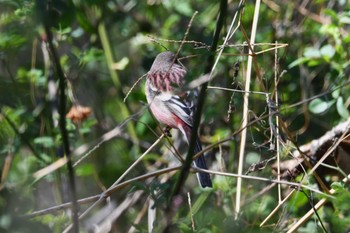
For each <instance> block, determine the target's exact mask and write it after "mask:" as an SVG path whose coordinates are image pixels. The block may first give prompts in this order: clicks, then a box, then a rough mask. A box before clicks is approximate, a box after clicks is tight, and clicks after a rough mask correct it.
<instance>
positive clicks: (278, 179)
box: [275, 41, 282, 203]
mask: <svg viewBox="0 0 350 233" xmlns="http://www.w3.org/2000/svg"><path fill="white" fill-rule="evenodd" d="M275 44H276V45H275V46H276V48H275V90H276V91H275V102H276V107H278V92H277V86H278V80H277V75H278V66H277V63H278V53H277V52H278V49H277V41H276V42H275ZM275 138H276V151H277V181H278V183H277V189H278V203H281V202H282V193H281V184H280V183H279V182H280V180H281V166H280V142H279V138H280V133H279V120H278V114H276V135H275Z"/></svg>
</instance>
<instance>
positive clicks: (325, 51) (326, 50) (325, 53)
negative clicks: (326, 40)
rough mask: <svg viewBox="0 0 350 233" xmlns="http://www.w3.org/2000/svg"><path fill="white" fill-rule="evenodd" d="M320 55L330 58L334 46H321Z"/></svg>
mask: <svg viewBox="0 0 350 233" xmlns="http://www.w3.org/2000/svg"><path fill="white" fill-rule="evenodd" d="M320 52H321V54H322V56H323V57H324V58H325V59H326V60H329V59H330V58H332V57H333V56H334V54H335V48H334V47H333V46H332V45H329V44H328V45H325V46H323V47H322V48H321V50H320Z"/></svg>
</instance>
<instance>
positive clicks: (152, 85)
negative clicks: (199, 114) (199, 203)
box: [145, 51, 213, 188]
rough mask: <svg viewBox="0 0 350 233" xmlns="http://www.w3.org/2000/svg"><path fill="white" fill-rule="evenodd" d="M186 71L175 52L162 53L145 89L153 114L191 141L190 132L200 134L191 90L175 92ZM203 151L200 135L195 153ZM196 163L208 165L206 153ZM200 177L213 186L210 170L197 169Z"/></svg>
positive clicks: (156, 59) (204, 185)
mask: <svg viewBox="0 0 350 233" xmlns="http://www.w3.org/2000/svg"><path fill="white" fill-rule="evenodd" d="M186 73H187V70H186V68H185V67H184V66H183V65H182V64H181V63H179V62H178V60H177V59H176V55H175V54H174V53H173V52H170V51H166V52H162V53H159V54H158V55H157V56H156V58H155V59H154V62H153V64H152V66H151V68H150V70H149V72H148V73H147V80H146V87H145V93H146V98H147V102H148V105H149V108H150V110H151V112H152V114H153V115H154V117H155V118H156V119H157V120H158V121H159V122H160V123H162V124H164V125H166V126H167V127H169V128H174V129H178V130H180V131H181V133H182V135H183V136H184V138H185V141H186V142H187V144H189V141H190V139H191V134H192V133H195V134H197V132H192V126H193V117H194V113H195V104H194V101H193V99H191V98H190V95H189V94H190V93H188V92H183V93H178V92H176V90H177V89H179V88H181V87H182V86H183V84H184V82H185V76H186ZM176 88H177V89H176ZM192 94H193V93H192ZM200 151H202V145H201V142H200V140H199V138H198V135H197V137H196V141H195V148H194V154H197V153H198V152H200ZM194 166H196V167H198V168H202V169H208V167H207V164H206V162H205V158H204V155H201V156H199V157H198V158H197V159H195V160H194ZM197 178H198V181H199V184H200V185H201V187H202V188H206V187H209V188H211V187H213V185H212V181H211V178H210V175H209V174H208V173H205V172H197Z"/></svg>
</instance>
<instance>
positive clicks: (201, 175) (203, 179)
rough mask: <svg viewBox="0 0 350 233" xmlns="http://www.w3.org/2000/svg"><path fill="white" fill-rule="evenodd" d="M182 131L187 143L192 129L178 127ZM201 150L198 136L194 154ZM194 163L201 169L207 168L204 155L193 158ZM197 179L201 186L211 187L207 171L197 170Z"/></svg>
mask: <svg viewBox="0 0 350 233" xmlns="http://www.w3.org/2000/svg"><path fill="white" fill-rule="evenodd" d="M180 130H181V131H182V133H183V134H184V135H185V136H186V140H187V142H188V143H189V141H190V139H191V132H192V129H191V128H190V127H188V128H186V129H180ZM200 151H202V144H201V142H200V141H199V138H198V137H197V138H196V144H195V147H194V151H193V152H194V155H195V154H197V153H198V152H200ZM194 165H195V166H196V167H198V168H202V169H208V167H207V164H206V162H205V158H204V155H201V156H200V157H198V158H197V159H196V160H194ZM197 179H198V182H199V184H200V185H201V186H202V188H205V187H209V188H211V187H213V184H212V183H211V179H210V175H209V174H208V173H205V172H197Z"/></svg>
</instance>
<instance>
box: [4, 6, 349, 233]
mask: <svg viewBox="0 0 350 233" xmlns="http://www.w3.org/2000/svg"><path fill="white" fill-rule="evenodd" d="M228 2H229V7H228V9H226V10H227V17H226V21H225V29H224V31H223V32H222V33H221V37H220V41H219V44H222V43H223V38H224V37H225V36H226V33H227V31H228V29H229V26H230V24H231V21H232V19H233V16H234V14H235V13H236V11H237V9H239V10H240V13H241V14H240V17H239V19H240V24H241V26H240V27H238V30H237V31H236V33H235V34H233V36H232V38H231V39H230V40H229V44H228V45H229V46H228V47H226V48H225V50H224V53H223V55H222V56H221V58H220V61H219V63H218V65H217V67H216V69H215V72H214V74H215V76H214V77H215V78H214V79H213V81H211V83H210V86H211V88H209V89H208V90H207V92H206V101H205V107H204V110H203V112H202V122H201V126H200V130H199V132H200V135H201V141H202V142H203V144H204V145H205V146H208V145H212V144H214V143H216V142H218V141H220V140H222V139H226V138H229V139H230V140H228V141H227V142H225V143H223V144H220V145H219V146H218V147H215V148H213V149H211V150H209V151H208V152H207V155H206V157H207V161H208V162H210V169H211V170H214V171H226V172H230V173H232V174H235V173H237V163H238V151H239V140H240V139H239V135H238V134H234V133H235V132H236V131H237V130H238V129H239V128H240V126H241V121H242V111H243V94H242V93H241V92H229V91H223V90H221V89H219V88H215V87H224V88H230V89H236V90H239V91H241V90H244V81H245V75H246V69H247V67H246V62H247V56H245V54H247V52H248V49H247V46H245V47H243V46H242V44H243V43H246V42H247V38H249V37H250V34H251V32H250V30H251V25H252V20H253V15H254V9H255V5H254V4H253V2H251V1H249V2H248V1H247V2H245V5H244V7H242V8H239V7H238V3H237V2H235V1H228ZM0 9H1V10H0V93H1V94H0V111H1V112H0V152H1V155H0V165H1V171H2V175H1V184H0V212H1V215H0V232H33V231H35V232H62V231H63V230H64V229H65V228H66V227H67V226H68V225H69V223H70V213H69V211H68V210H67V209H65V210H60V211H55V212H52V213H51V212H50V213H46V214H43V215H39V216H36V217H34V218H28V217H23V215H26V214H30V213H32V212H33V211H35V210H40V209H45V208H49V207H53V206H57V205H60V204H62V203H65V202H68V201H70V195H69V187H68V179H69V177H68V176H67V169H66V166H65V164H63V165H62V164H61V165H58V164H59V163H58V162H60V161H63V158H64V150H63V145H62V141H63V140H62V136H61V132H60V129H59V125H58V120H59V117H60V116H59V111H58V109H59V106H60V105H61V104H62V103H61V100H60V99H59V91H58V78H57V67H56V66H55V64H54V63H53V62H52V59H51V57H52V51H50V49H48V47H47V41H48V35H47V34H46V31H45V27H48V28H49V29H50V31H51V32H52V33H53V35H54V40H53V44H54V46H55V48H56V50H57V51H58V55H59V60H60V65H61V66H62V68H63V70H64V73H65V76H66V81H67V86H66V95H67V97H68V98H67V105H68V108H67V110H66V114H67V116H66V117H67V126H66V128H67V130H68V134H69V135H68V136H69V142H70V145H71V151H72V156H73V163H77V165H76V166H75V178H76V187H77V196H78V198H79V199H81V198H85V197H90V196H93V195H96V194H99V193H102V192H103V191H104V190H106V188H108V187H110V186H111V185H112V184H113V183H114V182H115V181H116V180H118V178H119V177H120V176H121V175H122V174H123V173H124V172H125V171H126V170H127V169H128V168H129V167H130V166H131V164H132V163H133V162H134V161H135V160H136V159H137V158H139V157H140V156H141V154H142V153H143V152H144V151H146V150H147V149H148V148H150V146H151V145H152V144H153V143H154V142H155V141H156V140H157V139H158V137H159V135H160V127H158V124H157V122H155V120H154V119H153V117H152V116H151V114H150V113H149V111H148V110H147V106H146V104H145V102H146V100H145V96H144V79H143V81H141V82H140V83H139V84H138V85H136V87H135V88H134V89H133V90H132V91H131V93H130V95H129V96H128V98H127V99H126V101H125V102H124V100H123V99H124V97H125V96H126V95H127V93H128V91H129V90H130V88H131V87H132V86H133V84H134V83H135V82H136V80H137V79H138V78H139V77H141V76H142V75H144V74H145V73H146V72H147V71H148V69H149V68H150V66H151V64H152V62H153V59H154V57H155V56H156V55H157V54H158V53H159V52H161V51H164V48H163V47H166V48H168V49H169V50H171V51H177V50H178V49H179V48H180V47H181V46H182V47H181V51H180V57H184V59H181V62H182V63H184V65H185V66H186V67H187V69H188V71H189V72H188V80H186V81H187V82H190V81H191V80H194V79H196V78H198V77H200V76H201V75H202V74H203V72H204V70H205V66H206V59H207V57H208V49H207V48H208V46H210V44H211V42H212V38H213V33H214V31H215V28H216V20H217V16H218V11H219V2H218V1H204V0H184V1H172V0H168V1H159V0H147V1H136V0H132V1H125V0H105V1H98V0H89V1H79V0H74V1H70V0H56V1H49V0H44V1H33V0H15V1H6V0H3V1H0ZM195 11H198V15H197V16H196V17H195V18H194V21H193V23H192V25H191V28H190V30H189V33H188V35H187V38H186V41H187V42H188V43H184V44H183V45H182V44H181V43H180V42H181V40H182V39H183V38H184V35H185V33H186V30H187V27H188V24H189V22H190V20H191V17H192V16H193V14H194V13H195ZM259 11H260V17H259V22H258V29H257V35H256V43H257V44H256V45H255V51H260V52H261V53H259V54H257V55H256V56H254V59H255V60H254V61H255V63H256V65H257V66H256V67H254V70H253V75H252V78H253V81H252V83H251V90H252V91H255V92H269V93H275V92H276V91H277V94H278V99H277V100H276V99H274V97H273V95H270V96H269V97H270V98H272V99H273V100H271V102H274V103H276V102H277V101H278V105H277V106H276V107H277V108H278V109H279V110H280V112H279V115H280V117H281V119H282V120H283V121H284V123H285V125H286V126H287V130H288V131H287V132H286V131H283V130H281V132H282V131H283V133H282V134H283V135H282V136H283V138H284V139H285V140H286V141H289V140H290V141H295V142H297V145H299V146H300V145H303V144H305V143H308V142H310V141H311V140H313V139H315V138H318V137H320V136H321V135H322V134H323V133H324V132H325V131H327V130H329V129H331V128H332V127H333V126H335V125H336V124H338V123H339V122H342V121H345V120H347V119H348V118H349V105H350V98H349V96H350V88H349V76H350V59H349V57H350V54H349V52H350V33H349V29H350V8H349V5H348V4H346V1H332V2H331V3H327V1H316V2H312V3H309V4H307V5H306V6H304V5H302V3H300V2H299V1H297V2H293V1H282V2H281V3H279V2H273V1H264V2H263V3H262V5H261V6H260V9H259ZM236 25H237V23H236V24H235V27H236ZM246 37H247V38H246ZM154 41H156V42H154ZM276 41H277V43H281V44H283V43H287V44H288V46H287V47H283V48H280V49H278V51H277V55H278V61H277V65H278V67H277V72H278V73H277V76H278V86H275V84H274V77H275V68H274V67H275V63H276V62H275V50H274V49H273V50H269V49H270V48H273V44H274V43H275V42H276ZM263 43H270V44H263ZM160 44H161V45H162V46H160ZM271 44H272V45H271ZM190 55H195V56H190ZM237 65H239V66H240V68H239V71H238V73H237V75H235V73H236V70H235V67H236V66H237ZM284 71H286V72H284ZM259 74H260V77H261V80H259ZM295 103H297V105H294V104H295ZM249 111H250V115H249V116H250V121H251V122H253V121H254V120H256V122H254V124H252V125H251V126H249V128H248V138H247V139H248V140H247V146H246V148H245V154H246V160H245V163H244V169H245V170H244V171H247V170H248V168H249V166H251V165H252V164H253V163H258V162H259V161H263V160H265V159H270V158H272V157H274V156H275V154H276V151H275V150H274V148H272V149H273V150H271V146H270V145H271V144H273V143H272V142H271V141H270V138H273V135H271V130H270V129H271V127H272V125H276V122H274V120H272V121H269V119H268V117H267V115H266V114H268V112H269V109H268V107H267V103H266V96H265V95H261V94H257V93H254V92H252V93H251V95H250V97H249ZM271 123H272V125H271ZM285 130H286V129H285ZM171 133H172V134H173V137H172V138H170V139H169V140H166V139H163V140H162V141H161V143H159V144H158V145H157V146H156V147H155V148H153V149H152V150H151V152H149V153H148V154H147V155H146V157H145V158H144V159H143V160H142V162H141V163H140V164H138V165H137V166H136V167H134V168H133V169H132V170H131V172H130V173H129V174H128V175H127V176H126V177H125V178H124V179H123V181H129V180H130V179H132V178H135V177H138V176H141V175H144V174H146V173H150V172H155V171H160V170H161V169H165V168H168V167H174V166H175V165H174V164H178V161H176V159H175V156H174V154H173V153H172V152H171V149H169V148H171V146H170V145H171V144H174V147H175V148H177V149H178V150H179V151H180V153H182V154H183V155H185V154H186V152H187V151H186V146H185V147H184V146H182V144H181V143H180V141H181V140H180V137H179V136H178V135H177V133H176V132H175V130H173V131H172V132H171ZM231 135H234V136H233V138H231ZM284 146H285V147H284V148H282V149H280V151H281V154H282V160H286V159H288V152H289V151H290V150H292V146H289V144H288V143H285V144H284ZM348 155H349V154H348ZM80 159H81V161H80ZM271 163H272V162H271ZM271 163H269V164H267V165H266V167H264V168H263V169H261V170H260V171H254V172H253V173H252V174H249V175H254V176H259V177H267V178H271V179H275V178H276V177H275V175H274V174H273V173H272V169H271ZM49 165H51V166H49ZM52 165H55V166H56V168H55V169H52V170H50V169H51V168H52ZM344 172H345V173H346V174H348V173H349V171H344ZM214 177H215V178H214V188H213V189H212V190H202V189H200V188H199V187H197V183H196V180H195V175H194V174H190V176H189V179H188V180H187V182H186V186H185V187H184V188H183V192H182V193H181V194H180V195H179V197H176V198H177V199H176V201H178V205H177V209H176V210H175V214H174V215H173V216H172V218H171V221H172V226H171V227H172V228H171V229H176V230H175V231H180V232H192V231H194V230H193V226H192V220H193V222H194V223H195V226H194V227H195V229H196V231H197V232H257V231H259V232H271V231H284V229H285V228H286V227H288V226H290V225H291V224H292V223H293V221H294V220H298V219H300V218H301V217H302V216H303V215H304V214H305V213H306V212H307V211H308V210H309V209H310V208H311V206H310V201H309V200H308V199H307V198H306V197H305V195H303V194H301V192H297V194H295V195H293V197H292V198H290V199H289V200H288V201H287V203H286V204H285V205H284V206H283V207H282V209H283V210H282V211H279V212H278V213H277V214H275V216H273V218H272V219H270V220H269V221H270V222H269V223H275V224H271V225H268V226H264V227H260V226H259V225H260V223H261V222H262V221H263V219H265V217H266V216H267V215H268V214H269V213H271V211H272V210H273V209H274V208H275V207H276V206H277V204H278V197H277V194H276V193H277V191H276V188H272V189H269V190H267V191H265V192H263V193H261V194H260V195H257V196H255V194H257V193H259V192H260V191H261V190H263V189H264V188H266V187H267V186H268V184H267V183H263V182H261V181H257V180H245V179H244V180H243V190H242V195H243V197H244V198H243V203H241V204H242V208H241V213H239V215H238V216H236V213H235V212H234V209H235V208H234V207H235V205H236V202H235V195H236V192H237V190H236V183H237V182H236V178H234V177H228V176H227V177H226V176H220V175H215V176H214ZM340 178H343V177H341V176H340ZM324 179H325V180H327V181H328V183H333V186H332V187H333V188H334V189H335V190H336V194H335V195H334V197H335V198H334V199H329V200H328V203H329V205H326V206H325V207H323V208H322V209H321V210H320V211H319V216H320V217H321V221H322V223H323V224H324V225H326V228H327V229H329V230H330V231H331V232H345V231H348V230H349V225H350V219H349V217H348V216H349V204H348V201H347V200H348V199H349V195H350V192H349V189H348V187H346V186H344V184H343V183H342V182H338V181H334V180H333V176H331V175H328V174H327V175H326V177H324ZM175 180H176V175H174V174H173V172H164V174H161V175H160V176H158V177H151V178H148V179H146V180H138V181H133V182H130V183H128V185H125V186H123V187H122V188H120V189H118V190H117V191H115V192H114V193H113V195H112V196H111V198H110V201H111V202H113V203H117V204H118V205H119V204H120V203H122V202H124V201H126V200H129V199H128V198H129V197H130V196H132V194H134V193H135V191H136V190H142V191H143V194H142V195H141V197H140V198H139V199H138V200H136V201H135V202H130V203H133V204H130V206H129V207H128V208H126V210H124V211H123V213H122V214H121V215H120V217H119V218H118V219H117V220H116V221H113V227H112V230H111V232H127V231H128V230H129V229H130V228H131V227H132V226H134V227H135V229H136V230H138V231H140V232H146V231H147V229H148V227H149V226H148V225H147V214H145V213H146V210H147V208H146V207H147V204H148V203H149V200H150V199H152V200H154V201H155V203H154V204H153V205H152V206H151V207H150V208H155V209H156V210H157V211H156V217H155V222H154V225H153V227H154V229H155V230H154V231H155V232H157V231H162V230H163V228H164V226H165V225H166V223H165V221H166V220H167V219H166V218H167V217H168V214H169V212H170V211H169V210H167V209H166V206H167V200H168V198H169V196H170V193H171V187H173V185H174V183H175ZM338 180H339V177H338ZM307 182H308V183H307V184H308V185H309V186H310V187H314V188H316V189H317V186H316V184H315V183H316V182H315V181H314V180H313V179H312V178H309V179H308V180H307ZM283 190H284V192H287V191H290V190H291V189H290V188H288V187H283ZM187 194H188V195H190V197H191V198H190V199H191V206H189V204H188V195H187ZM308 195H309V196H310V197H313V198H314V204H315V203H316V201H318V200H320V199H321V198H323V197H324V196H322V195H314V194H312V193H308ZM252 197H255V198H253V199H252ZM130 199H131V198H130ZM89 204H90V205H91V204H92V203H89ZM89 204H84V205H81V210H85V209H86V208H88V206H89ZM100 209H101V208H100V207H96V208H94V209H93V211H92V212H90V213H89V214H90V216H89V217H91V218H89V217H87V218H86V220H82V221H81V228H82V229H81V231H82V232H85V231H86V232H87V231H88V230H87V228H86V226H87V225H88V224H87V223H88V222H89V221H93V220H96V219H93V217H94V216H98V214H99V213H101V212H102V211H101V212H99V211H100ZM142 214H143V215H142ZM108 216H109V215H107V216H104V218H103V219H107V217H108ZM137 219H139V220H138V221H137ZM101 221H102V220H101ZM319 221H320V219H318V218H316V217H315V218H313V219H311V220H309V221H308V222H307V223H305V224H304V225H303V226H302V228H301V231H304V232H312V231H315V232H316V231H320V229H321V227H320V224H319ZM98 223H100V222H97V223H96V224H98ZM34 229H35V230H34Z"/></svg>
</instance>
